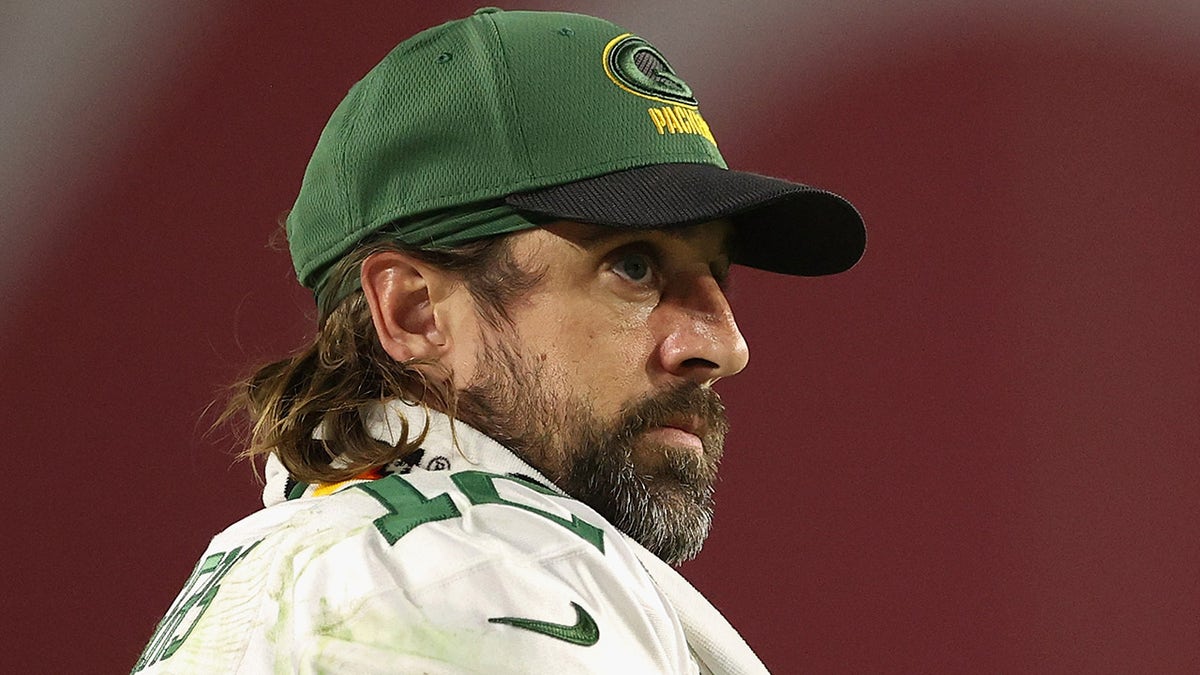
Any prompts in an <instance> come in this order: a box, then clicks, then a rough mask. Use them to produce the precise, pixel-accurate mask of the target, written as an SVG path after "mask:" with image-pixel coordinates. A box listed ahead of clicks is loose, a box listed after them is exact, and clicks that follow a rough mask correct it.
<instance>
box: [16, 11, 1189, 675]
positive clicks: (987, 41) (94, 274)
mask: <svg viewBox="0 0 1200 675" xmlns="http://www.w3.org/2000/svg"><path fill="white" fill-rule="evenodd" d="M428 5H429V6H430V7H433V6H435V3H428ZM438 5H439V6H438V8H437V9H436V10H434V9H429V10H426V11H424V13H420V12H414V11H412V10H409V9H405V10H404V11H403V12H402V11H399V10H396V9H391V10H387V9H381V7H384V8H386V7H390V5H385V4H381V5H372V7H373V12H374V13H371V12H368V11H366V10H364V11H363V13H361V14H353V13H349V12H339V13H335V12H333V11H332V10H330V11H323V10H321V9H319V8H317V5H316V4H314V5H311V6H310V5H304V6H299V5H297V4H296V3H288V4H287V5H278V4H277V3H238V5H237V7H239V8H240V9H236V10H231V11H230V12H229V14H228V15H226V16H224V17H222V19H221V20H220V21H219V22H218V23H217V24H216V25H214V26H213V27H212V29H211V33H210V34H208V35H207V36H206V37H205V39H204V40H203V41H202V43H201V44H200V46H199V48H198V49H197V51H196V52H195V53H194V54H192V55H191V57H190V58H189V60H188V61H187V62H186V66H185V67H184V68H183V69H182V70H181V71H180V72H178V73H176V76H175V77H174V78H173V79H172V81H171V83H170V85H169V86H168V87H167V88H165V89H164V90H162V91H160V92H158V94H157V95H156V97H155V100H154V104H153V107H152V108H150V109H144V110H141V111H139V112H138V113H137V114H138V120H137V123H138V125H139V126H138V129H139V130H138V132H137V135H136V138H135V139H134V141H133V142H131V143H129V144H127V145H125V146H123V147H122V148H121V149H120V151H119V152H118V153H117V154H116V155H114V156H112V157H109V158H106V160H105V161H104V166H105V175H104V180H103V181H102V182H101V187H100V189H98V190H96V191H94V192H93V193H91V194H88V195H87V196H86V198H84V199H82V201H81V203H80V205H79V206H78V207H73V208H72V209H70V212H69V213H68V214H67V216H66V218H65V222H64V223H63V229H64V231H65V232H67V233H68V236H66V237H64V238H63V239H62V240H61V241H59V242H58V243H57V244H55V245H54V247H53V249H52V255H50V256H49V257H47V258H46V259H44V260H41V261H39V264H38V266H37V269H36V272H35V273H34V274H32V275H29V276H27V277H25V278H23V279H22V281H21V284H20V286H19V287H18V288H17V289H16V291H17V292H16V293H15V294H14V297H12V298H11V299H10V304H9V312H10V316H9V317H8V318H7V319H6V325H5V330H4V331H3V332H0V340H3V343H2V346H3V353H4V354H5V355H6V358H5V359H4V361H3V364H2V365H0V373H2V378H3V379H2V380H0V381H3V383H4V385H5V386H4V387H3V388H2V391H3V394H2V395H3V409H4V410H5V411H6V417H8V418H9V420H8V421H7V422H5V426H6V432H7V437H8V439H9V443H8V449H9V455H8V456H9V463H10V471H11V474H10V477H9V480H8V481H6V482H7V485H6V491H7V494H8V498H7V499H6V503H7V504H8V508H9V515H8V518H6V520H5V525H4V527H5V532H4V534H5V541H6V542H8V543H7V547H6V549H7V554H6V555H5V556H3V563H2V565H3V567H2V568H0V569H2V570H3V571H4V573H5V579H7V580H8V588H9V591H8V593H9V597H8V598H7V599H6V607H8V608H9V609H8V611H5V612H4V618H3V631H4V633H5V635H6V636H7V639H6V643H8V644H9V645H11V646H10V647H9V648H8V649H7V650H6V651H7V654H6V656H7V659H6V661H7V665H6V666H5V668H4V669H5V670H6V671H11V672H118V671H121V670H127V669H128V668H129V666H131V665H132V663H133V661H134V660H135V659H136V657H137V653H138V651H139V650H140V648H141V646H142V643H143V641H144V640H145V639H146V637H147V636H148V635H149V633H150V632H151V630H152V629H153V626H154V623H155V622H156V621H157V619H158V618H159V616H160V615H161V614H162V613H163V611H164V610H165V609H166V607H167V605H168V604H169V603H170V601H171V599H172V597H173V596H174V594H175V593H176V591H177V590H178V588H179V586H180V584H181V582H182V581H183V579H184V577H185V576H186V574H187V573H188V571H189V570H190V569H191V566H192V565H193V563H194V561H195V559H196V557H197V556H198V555H199V553H200V551H201V550H202V548H203V546H204V545H205V543H206V542H207V540H208V538H209V537H210V536H211V535H212V534H213V533H214V532H215V531H217V530H218V529H219V528H221V527H223V526H224V525H226V524H228V523H229V522H231V521H233V520H235V519H237V518H239V517H240V516H242V515H244V514H246V513H248V512H250V511H251V510H253V509H254V508H255V507H256V504H257V487H256V485H255V483H254V479H253V476H252V473H251V472H250V470H249V468H248V467H246V466H245V465H242V464H234V463H233V460H232V452H233V451H234V450H235V448H236V444H235V442H234V441H233V440H232V439H230V438H228V437H226V436H224V435H220V434H218V435H206V433H205V429H206V424H207V423H208V422H209V421H211V419H212V415H211V413H209V414H207V415H206V414H205V409H206V405H207V404H208V403H209V402H210V401H212V400H214V399H215V398H217V397H219V396H220V394H221V390H222V387H223V385H224V384H226V383H228V382H229V381H231V380H232V379H233V378H234V377H236V376H237V375H239V374H241V373H243V372H244V371H245V370H246V369H247V368H248V367H249V366H250V365H251V364H253V363H255V362H257V361H260V360H262V359H265V358H268V357H273V356H278V355H281V354H283V353H284V352H285V351H286V350H288V349H290V348H292V347H294V346H296V345H298V344H299V342H300V341H301V340H302V339H303V338H304V336H306V335H308V334H309V333H310V331H311V326H312V322H311V314H312V312H311V308H310V305H309V301H308V299H307V297H306V296H305V294H304V293H303V292H302V291H300V290H299V289H298V288H297V287H296V286H295V284H294V281H293V279H292V278H291V276H290V275H291V272H290V266H289V262H288V260H287V256H286V254H285V253H283V252H281V251H279V250H271V249H270V248H269V247H268V239H269V237H270V235H271V232H272V230H273V228H274V227H275V223H276V221H277V219H278V217H279V215H280V214H281V213H282V212H283V211H284V210H285V209H286V208H288V207H289V206H290V205H291V201H292V199H293V198H294V194H295V190H296V188H297V186H298V184H299V180H300V176H301V174H302V172H303V168H304V164H305V162H306V160H307V156H308V153H309V152H310V151H311V147H312V144H313V143H314V142H315V139H316V136H317V134H318V133H319V131H320V128H321V126H322V125H323V123H324V121H325V118H326V116H327V114H328V112H329V111H330V110H332V108H333V106H334V105H336V103H337V101H338V100H339V99H340V97H341V95H342V93H343V92H344V91H345V89H346V88H347V87H348V86H349V84H351V82H352V81H353V79H355V78H356V77H357V76H358V75H360V74H361V73H362V72H365V70H366V69H368V68H369V67H370V66H371V65H373V63H374V62H375V61H377V60H378V59H379V58H380V57H381V56H382V55H383V54H384V53H385V52H386V51H387V50H388V49H389V48H390V46H391V45H392V44H393V43H394V42H395V41H397V40H398V39H399V38H401V37H403V36H406V35H408V34H410V33H411V32H413V31H414V30H415V29H416V28H418V27H422V26H425V25H429V24H432V23H436V22H439V21H441V20H445V19H448V18H453V17H455V16H458V15H462V14H465V13H466V12H468V11H469V10H470V9H471V8H472V6H470V5H467V4H463V3H459V2H452V3H448V4H440V3H438ZM330 7H332V5H330ZM389 11H390V14H388V12H389ZM1107 25H1108V24H1105V23H1103V22H1094V23H1093V22H1082V21H1074V20H1072V18H1071V17H1062V18H1054V17H1050V18H1047V17H1042V16H1039V17H1036V18H1034V17H1032V16H1027V17H1025V18H1022V17H1021V16H1020V15H1012V14H996V15H995V16H994V17H992V18H987V19H979V18H976V19H973V20H970V21H968V20H964V19H961V18H957V19H956V18H955V17H954V16H946V17H944V19H943V20H939V21H930V22H926V23H924V24H922V25H921V27H920V28H919V29H918V28H913V26H912V25H909V26H908V28H906V29H905V30H902V31H901V30H894V31H875V32H873V33H870V34H869V35H864V36H863V39H862V42H861V48H860V49H858V50H857V51H854V52H852V53H847V54H846V55H845V57H844V58H843V59H839V60H838V61H836V62H835V63H834V64H832V65H831V67H830V68H828V73H827V74H826V75H823V76H822V77H821V78H819V79H818V80H816V81H815V82H814V81H813V80H812V79H811V78H808V79H805V80H804V82H803V86H798V85H797V84H796V83H793V82H789V81H788V80H787V78H786V75H784V76H782V79H780V80H779V81H770V82H761V81H753V78H749V77H747V78H745V83H746V86H754V87H756V88H759V90H760V91H762V90H763V89H762V88H764V87H765V88H766V89H765V90H766V91H769V92H771V94H770V95H768V96H762V95H760V96H758V97H757V98H756V99H755V100H756V101H762V104H761V105H756V106H755V107H754V108H753V109H747V108H746V107H744V106H742V105H740V104H739V102H738V98H737V97H735V96H734V95H733V94H731V93H729V92H726V93H725V94H724V98H722V97H721V95H713V94H712V93H709V94H708V95H707V96H705V92H703V91H701V92H700V94H701V100H702V101H703V102H704V110H705V115H706V118H707V119H708V121H709V122H710V124H711V126H712V127H713V129H714V131H715V133H716V134H717V137H718V139H719V140H720V139H721V138H722V129H733V128H735V127H736V128H737V129H738V131H737V133H736V134H731V136H735V137H736V138H737V139H739V141H738V142H737V143H736V144H723V145H722V148H723V150H724V152H725V154H726V158H727V159H728V160H729V161H730V164H731V165H735V166H737V167H739V168H748V169H753V170H759V171H763V172H775V173H781V174H784V175H789V176H791V177H794V178H798V179H804V180H809V181H812V182H815V183H817V184H820V185H824V186H828V187H830V188H832V189H834V190H836V191H839V192H841V193H843V194H845V195H847V196H849V197H850V198H851V199H852V200H853V201H854V202H855V203H856V204H857V205H858V206H859V208H860V209H861V210H862V212H863V213H864V215H865V217H866V219H867V222H868V228H869V230H870V241H869V246H868V252H867V255H866V258H865V259H864V260H863V262H862V263H861V264H860V266H859V267H858V268H856V269H855V270H853V271H852V272H850V273H848V274H845V275H842V276H840V277H836V278H830V279H820V280H810V281H800V282H795V281H793V280H790V279H782V278H779V277H775V276H772V275H769V274H765V273H756V272H748V271H742V272H741V273H739V275H740V276H739V277H738V278H736V279H735V285H734V298H733V301H734V306H735V309H736V310H737V311H738V316H739V321H740V323H741V325H742V328H743V332H744V333H745V334H746V336H747V339H748V340H749V341H750V345H751V363H750V366H749V368H748V370H747V371H746V372H745V373H744V374H743V375H741V376H739V377H738V378H734V379H733V380H730V381H728V382H727V383H726V384H725V386H724V387H723V393H724V394H725V396H726V400H727V402H728V404H729V407H730V409H731V414H732V420H733V423H734V425H735V428H734V431H733V433H732V434H731V436H730V441H729V450H728V453H727V457H728V458H727V461H726V464H725V467H724V472H723V480H722V482H721V485H720V491H719V506H718V519H717V524H716V528H715V531H714V534H713V537H712V539H711V540H710V545H709V546H708V547H707V548H706V550H705V552H704V553H703V554H702V556H701V557H700V558H699V559H698V560H696V561H695V562H692V563H689V564H687V565H686V566H685V567H684V572H685V574H686V575H687V576H688V577H690V578H691V579H692V580H693V581H694V582H695V583H696V584H697V585H698V586H699V587H700V588H701V589H702V590H704V591H705V592H706V593H707V594H708V595H709V597H710V598H711V599H713V601H714V602H715V603H716V604H717V605H718V606H719V607H721V608H722V609H723V610H725V611H726V613H727V615H728V616H729V617H730V618H731V620H732V621H733V623H734V624H735V625H736V626H738V627H739V628H740V629H741V630H742V631H743V633H744V635H745V636H746V638H747V640H748V641H749V642H750V644H751V645H753V646H754V647H756V649H757V650H758V652H759V653H760V654H761V656H762V657H763V659H764V661H765V662H766V663H767V665H768V666H769V667H771V668H772V670H774V671H776V672H780V673H785V672H800V671H807V672H952V671H957V672H1028V673H1058V672H1179V673H1183V672H1197V671H1200V640H1198V637H1200V573H1198V572H1197V570H1198V569H1200V566H1198V563H1200V544H1198V541H1200V538H1198V537H1197V534H1200V532H1198V528H1197V525H1196V522H1197V517H1196V516H1197V512H1198V507H1200V488H1197V478H1198V477H1200V476H1198V474H1200V472H1198V471H1197V469H1198V468H1200V467H1198V459H1197V449H1198V447H1197V446H1198V442H1197V436H1198V432H1200V422H1198V416H1197V411H1198V409H1200V406H1198V404H1200V356H1198V351H1197V348H1196V341H1195V335H1196V334H1197V332H1198V331H1200V314H1198V313H1197V311H1196V303H1195V298H1196V296H1197V291H1198V290H1200V271H1198V270H1200V266H1198V265H1197V263H1196V261H1197V259H1200V236H1198V235H1197V232H1196V226H1197V214H1198V213H1200V121H1198V120H1200V116H1198V115H1197V111H1200V84H1198V83H1200V56H1197V54H1200V52H1198V51H1196V50H1194V49H1193V50H1191V51H1186V50H1179V49H1177V48H1172V47H1170V46H1168V45H1167V44H1165V43H1161V42H1159V41H1156V40H1154V39H1153V36H1146V35H1142V34H1137V33H1136V32H1133V31H1131V29H1129V28H1128V27H1124V28H1123V27H1121V26H1117V25H1115V24H1113V27H1111V28H1109V27H1106V26H1107ZM630 27H631V28H632V29H633V30H635V31H636V30H638V27H637V26H630ZM802 28H803V27H790V28H789V30H790V33H787V32H784V33H783V34H781V35H777V36H774V37H765V38H764V40H769V41H770V42H769V43H767V45H766V46H765V47H764V48H771V49H776V50H779V52H780V55H779V58H780V59H782V61H781V62H786V59H787V58H788V56H787V54H788V51H787V50H788V49H790V48H791V45H792V42H793V41H794V39H796V38H794V37H792V38H789V35H793V36H794V35H803V33H802V32H801V31H802ZM646 37H648V38H649V39H651V40H652V41H654V42H655V43H656V44H657V45H658V46H659V47H660V48H662V49H663V50H664V51H665V52H667V53H668V54H670V53H671V44H672V40H676V41H678V40H681V39H682V38H681V37H680V36H670V35H663V36H660V35H646ZM806 39H808V40H819V39H822V36H821V35H813V36H807V37H806ZM714 49H721V50H728V52H729V58H730V60H732V59H733V58H734V57H735V56H736V52H737V50H738V49H741V47H737V46H734V45H716V46H714ZM674 65H675V67H676V69H677V70H679V71H680V72H681V73H682V74H683V75H684V76H685V77H688V76H689V75H688V73H689V72H690V69H689V64H688V63H686V62H676V63H674ZM785 70H786V69H784V71H785ZM781 72H783V71H781ZM700 79H702V78H700ZM113 95H119V94H115V93H114V94H113ZM748 129H752V130H753V131H748ZM45 198H46V199H48V200H53V199H58V198H61V196H59V195H54V194H47V195H46V197H45Z"/></svg>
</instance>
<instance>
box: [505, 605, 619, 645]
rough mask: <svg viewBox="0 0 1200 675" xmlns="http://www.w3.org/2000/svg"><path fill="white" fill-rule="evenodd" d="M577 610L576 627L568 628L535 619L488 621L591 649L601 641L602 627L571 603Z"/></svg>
mask: <svg viewBox="0 0 1200 675" xmlns="http://www.w3.org/2000/svg"><path fill="white" fill-rule="evenodd" d="M571 606H572V607H574V608H575V625H574V626H568V625H566V624H561V623H550V622H549V621H537V620H534V619H522V618H520V617H515V616H498V617H496V618H494V619H488V623H503V624H508V625H509V626H515V627H516V628H524V629H525V630H531V631H533V632H535V633H541V634H542V635H549V636H550V637H552V638H557V639H559V640H562V641H563V642H570V643H571V644H573V645H580V646H581V647H591V646H592V645H594V644H596V642H598V641H599V640H600V627H599V626H597V625H596V622H595V620H593V619H592V615H591V614H588V613H587V610H585V609H584V608H582V607H580V606H579V605H577V604H575V603H573V602H572V603H571Z"/></svg>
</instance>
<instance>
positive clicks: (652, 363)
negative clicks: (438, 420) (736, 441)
mask: <svg viewBox="0 0 1200 675" xmlns="http://www.w3.org/2000/svg"><path fill="white" fill-rule="evenodd" d="M728 237H729V225H728V224H726V223H724V222H723V221H716V222H711V223H705V224H702V225H696V226H692V227H687V228H680V229H674V230H667V231H659V230H651V231H645V232H631V231H628V230H615V229H612V228H603V227H598V226H591V225H583V224H579V223H569V222H563V223H556V224H553V225H549V226H546V227H544V228H541V229H536V230H530V231H528V232H523V233H520V234H518V235H514V242H513V247H514V248H513V254H514V257H515V259H516V260H517V261H519V262H520V264H521V265H522V267H523V268H525V269H527V270H532V271H535V272H541V273H542V279H541V282H540V283H539V284H538V285H537V287H536V288H535V289H533V290H532V291H531V292H530V293H529V294H528V295H526V296H525V297H523V298H522V299H520V300H518V301H517V302H516V303H514V305H513V306H511V307H509V308H508V310H509V316H510V318H511V319H512V323H511V325H510V326H504V327H502V328H500V329H493V328H489V327H486V325H485V324H482V323H481V324H480V329H479V330H478V334H477V336H476V339H475V344H474V345H467V346H465V347H464V346H463V345H460V347H462V348H469V347H473V348H474V353H475V358H474V363H472V364H470V368H469V370H470V372H469V374H468V375H467V377H466V379H465V384H466V386H465V388H464V389H463V390H462V391H461V392H460V400H459V409H458V413H457V414H458V417H459V418H460V419H462V420H463V421H464V422H466V423H468V424H470V425H472V426H474V427H476V428H477V429H479V430H481V431H483V432H484V433H486V434H488V435H489V436H491V437H493V438H495V439H497V440H499V441H500V442H502V443H504V444H505V445H507V446H508V447H510V448H512V449H513V450H514V451H515V452H517V454H518V455H520V456H521V457H522V458H524V459H525V460H526V461H528V462H529V463H530V464H532V465H533V466H534V467H536V468H537V469H539V470H540V471H542V472H543V473H544V474H545V475H546V476H547V477H548V478H549V479H550V480H552V481H554V482H555V484H557V485H558V486H559V487H560V488H562V489H563V490H565V491H566V492H567V493H568V494H570V495H571V496H573V497H575V498H576V499H579V500H580V501H583V502H584V503H587V504H588V505H590V506H591V507H592V508H594V509H596V510H597V511H598V512H599V513H600V514H601V515H603V516H604V517H606V518H607V519H608V520H609V521H610V522H612V523H613V524H614V525H616V526H617V527H618V528H620V529H622V530H623V531H625V532H626V533H628V534H629V535H630V536H632V537H633V538H634V539H636V540H638V541H639V542H641V543H642V544H643V545H645V546H646V547H647V548H649V549H650V550H651V551H653V552H654V553H656V554H657V555H658V556H659V557H661V558H663V559H664V560H667V561H668V562H681V561H683V560H687V559H689V558H691V557H692V556H694V555H695V554H696V553H697V552H698V551H699V550H700V546H701V544H702V543H703V541H704V538H705V537H706V536H707V533H708V528H709V524H710V522H711V515H712V497H711V495H712V487H713V482H714V480H715V477H716V469H717V462H718V460H719V459H720V456H721V452H722V448H723V444H724V436H725V431H726V421H725V414H724V408H723V407H722V405H721V402H720V399H719V397H718V396H717V395H716V393H715V392H713V391H712V389H711V385H712V384H713V383H714V382H716V381H717V380H718V379H720V378H721V377H726V376H729V375H733V374H736V373H737V372H739V371H740V370H741V369H742V368H743V367H745V365H746V360H747V358H748V352H747V348H746V343H745V340H743V338H742V335H741V333H740V332H739V331H738V329H737V326H736V324H735V323H734V320H733V314H732V312H731V310H730V308H729V304H728V302H727V300H726V297H725V293H724V291H723V288H722V286H723V282H724V280H725V277H726V275H727V273H728V269H729V255H728V249H727V240H728ZM459 375H462V373H461V371H460V373H459Z"/></svg>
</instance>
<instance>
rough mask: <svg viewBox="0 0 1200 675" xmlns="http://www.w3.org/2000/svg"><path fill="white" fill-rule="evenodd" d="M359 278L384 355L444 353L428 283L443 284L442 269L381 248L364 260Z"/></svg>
mask: <svg viewBox="0 0 1200 675" xmlns="http://www.w3.org/2000/svg"><path fill="white" fill-rule="evenodd" d="M360 278H361V281H362V289H363V293H364V294H365V295H366V299H367V304H369V305H370V307H371V320H372V322H373V323H374V324H375V333H376V335H378V336H379V342H380V344H381V345H382V346H383V349H384V351H386V352H387V353H388V355H389V356H391V357H392V358H393V359H395V360H397V361H407V360H409V359H438V358H440V357H442V356H443V355H444V354H445V353H446V351H447V350H448V348H449V345H448V340H447V336H446V335H444V334H443V332H442V330H441V329H440V327H439V326H438V319H437V314H436V312H435V311H434V310H435V307H434V303H433V302H432V301H431V300H430V298H431V287H433V288H437V287H440V286H441V285H442V284H444V283H446V282H447V279H446V277H445V273H444V272H442V271H441V270H438V269H436V268H433V267H430V266H428V265H426V264H424V263H422V262H420V261H417V260H415V259H413V258H411V257H409V256H407V255H405V254H403V253H400V252H398V251H380V252H378V253H372V254H371V255H370V256H367V259H366V260H364V261H363V264H362V270H361V271H360ZM432 297H438V294H437V293H436V292H434V293H432Z"/></svg>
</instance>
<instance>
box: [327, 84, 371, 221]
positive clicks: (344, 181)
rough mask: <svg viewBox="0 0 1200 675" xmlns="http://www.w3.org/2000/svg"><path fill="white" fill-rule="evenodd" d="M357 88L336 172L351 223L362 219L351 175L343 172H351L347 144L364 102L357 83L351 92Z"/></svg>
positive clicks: (356, 124) (349, 112)
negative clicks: (355, 202) (354, 194)
mask: <svg viewBox="0 0 1200 675" xmlns="http://www.w3.org/2000/svg"><path fill="white" fill-rule="evenodd" d="M356 89H357V90H358V91H357V95H355V96H354V99H353V100H352V101H351V102H350V104H351V105H350V109H349V110H347V111H346V116H347V117H348V118H349V123H348V124H347V125H346V130H345V133H344V134H342V138H341V142H340V143H339V144H338V166H337V168H338V170H337V171H335V172H334V180H335V181H337V186H338V189H339V190H340V191H341V193H342V194H341V195H340V196H341V197H342V199H343V200H344V201H345V203H346V213H345V217H346V219H347V222H351V223H357V222H359V221H360V220H361V219H360V218H359V217H358V213H357V211H358V210H357V209H356V208H355V206H354V199H353V195H351V193H350V186H349V180H350V178H349V176H343V174H348V173H349V172H348V171H346V153H347V149H346V146H348V145H349V144H350V139H351V138H353V134H354V131H355V129H357V128H358V110H359V105H360V104H361V103H362V97H363V96H364V95H365V93H364V92H363V91H362V89H361V88H359V87H358V86H357V85H356V86H354V87H351V92H352V93H354V90H356Z"/></svg>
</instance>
